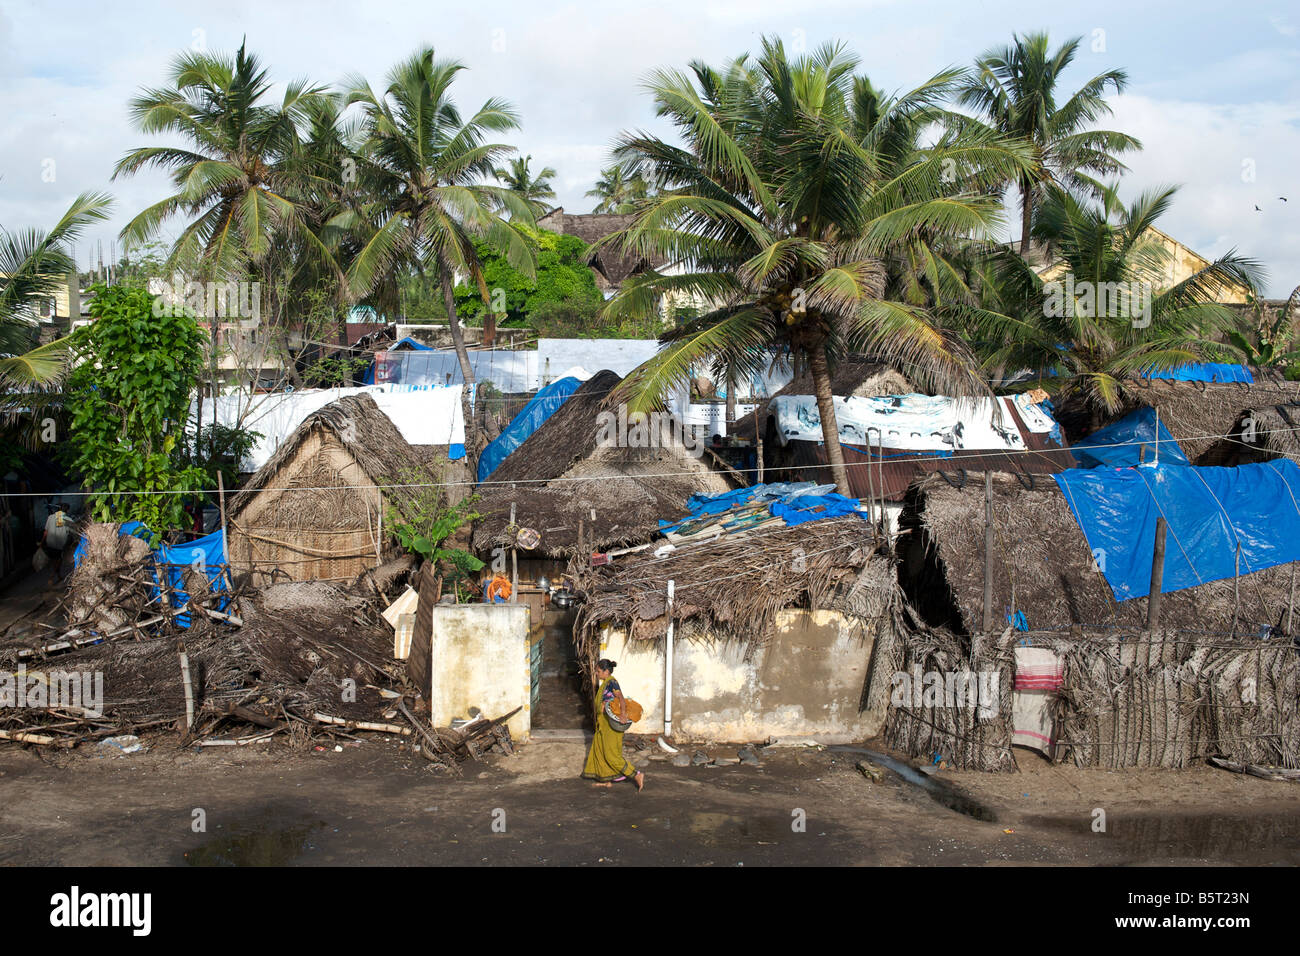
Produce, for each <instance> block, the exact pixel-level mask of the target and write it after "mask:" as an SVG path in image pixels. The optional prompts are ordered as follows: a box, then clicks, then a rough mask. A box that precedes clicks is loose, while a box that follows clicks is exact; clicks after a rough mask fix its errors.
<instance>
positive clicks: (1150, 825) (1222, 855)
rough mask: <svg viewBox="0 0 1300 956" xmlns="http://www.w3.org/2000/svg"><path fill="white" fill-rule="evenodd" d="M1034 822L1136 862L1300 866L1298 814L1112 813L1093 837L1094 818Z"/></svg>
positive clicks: (1036, 820) (1033, 820)
mask: <svg viewBox="0 0 1300 956" xmlns="http://www.w3.org/2000/svg"><path fill="white" fill-rule="evenodd" d="M1031 822H1033V823H1035V824H1038V825H1042V826H1046V827H1049V828H1051V829H1055V830H1068V831H1072V832H1076V833H1078V834H1080V835H1086V836H1087V837H1090V838H1092V837H1096V838H1100V839H1102V840H1106V841H1107V842H1108V843H1109V844H1110V848H1111V849H1112V850H1118V851H1120V852H1122V853H1125V854H1129V855H1131V856H1132V858H1133V859H1134V860H1135V861H1143V860H1170V859H1203V860H1209V861H1211V862H1213V861H1241V862H1252V863H1264V862H1282V861H1286V862H1291V863H1295V862H1300V815H1297V814H1257V815H1246V814H1241V815H1229V814H1219V813H1216V814H1160V815H1155V814H1143V815H1121V814H1112V815H1111V816H1110V818H1109V819H1108V821H1107V826H1106V830H1105V832H1101V833H1095V832H1093V830H1092V820H1091V818H1087V819H1084V820H1074V819H1070V820H1066V819H1064V818H1061V817H1033V818H1031Z"/></svg>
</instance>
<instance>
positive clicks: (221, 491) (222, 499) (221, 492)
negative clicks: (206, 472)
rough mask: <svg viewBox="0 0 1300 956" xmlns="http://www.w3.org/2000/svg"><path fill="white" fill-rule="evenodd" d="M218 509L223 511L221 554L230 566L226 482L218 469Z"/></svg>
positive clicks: (227, 565)
mask: <svg viewBox="0 0 1300 956" xmlns="http://www.w3.org/2000/svg"><path fill="white" fill-rule="evenodd" d="M217 509H218V510H219V511H220V512H221V556H222V558H224V559H225V561H226V567H230V539H229V537H228V536H227V535H226V483H225V481H224V480H223V479H222V477H221V469H219V468H218V469H217Z"/></svg>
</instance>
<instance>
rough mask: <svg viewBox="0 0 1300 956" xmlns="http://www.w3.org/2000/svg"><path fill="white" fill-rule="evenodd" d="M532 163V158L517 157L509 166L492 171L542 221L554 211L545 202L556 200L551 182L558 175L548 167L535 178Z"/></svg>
mask: <svg viewBox="0 0 1300 956" xmlns="http://www.w3.org/2000/svg"><path fill="white" fill-rule="evenodd" d="M532 161H533V157H532V156H516V157H515V158H514V159H512V160H510V165H509V166H502V167H497V168H496V169H494V170H493V171H492V175H494V176H495V177H496V178H497V179H499V180H501V182H503V183H505V185H506V188H507V189H509V190H510V191H511V192H513V193H517V194H518V195H519V196H520V197H522V198H523V200H524V202H526V203H528V206H529V208H530V209H532V211H533V216H534V217H535V218H539V219H540V218H541V217H542V216H544V215H546V213H548V212H550V211H551V209H552V207H551V206H550V205H548V204H547V203H546V202H544V200H547V199H554V198H555V190H554V189H552V188H551V180H552V179H553V178H554V177H555V175H556V173H555V170H554V169H552V168H551V167H550V166H547V167H545V168H544V169H543V170H542V171H541V172H540V173H538V174H537V175H536V176H534V175H533V174H532V171H531V170H529V168H528V165H529V163H531V162H532Z"/></svg>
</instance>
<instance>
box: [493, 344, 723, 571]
mask: <svg viewBox="0 0 1300 956" xmlns="http://www.w3.org/2000/svg"><path fill="white" fill-rule="evenodd" d="M620 381H621V378H620V377H619V376H618V375H617V374H616V373H614V372H610V371H608V370H606V371H602V372H599V373H598V374H596V375H594V376H592V377H591V378H590V379H589V380H587V381H586V382H584V383H583V385H582V386H581V387H580V388H579V389H578V390H577V391H576V392H574V393H573V395H572V396H571V397H570V398H569V400H568V401H566V402H565V403H564V404H563V405H562V406H560V408H559V409H558V410H557V411H556V412H555V413H554V414H553V415H552V416H551V417H550V418H548V419H547V420H546V422H545V423H544V424H543V425H542V426H541V427H540V428H539V429H537V431H535V432H534V433H533V434H532V435H530V436H529V437H528V440H527V441H525V442H524V443H523V444H522V445H520V446H519V448H517V449H516V450H515V451H514V452H513V453H511V455H510V456H509V457H508V458H507V459H506V460H505V461H504V462H502V463H501V465H500V466H499V467H498V468H497V469H496V470H495V471H494V472H493V473H492V475H491V477H490V479H489V480H488V481H487V482H486V483H485V484H484V485H482V486H480V494H481V495H482V499H481V501H480V502H479V503H478V504H477V505H476V506H475V510H476V511H478V512H479V513H480V514H481V515H482V516H483V517H482V518H481V519H480V520H479V521H478V522H477V523H476V525H475V528H474V536H473V547H474V550H475V551H477V552H479V553H482V552H485V551H490V550H491V549H492V548H495V547H500V546H510V545H513V544H514V543H515V533H514V529H513V528H511V525H510V516H511V509H512V507H513V509H514V514H515V527H516V528H517V527H527V528H531V529H533V530H535V531H537V532H538V533H539V534H540V535H541V542H540V543H539V544H538V546H537V547H536V548H534V549H532V550H531V551H530V552H528V556H529V557H533V558H538V557H546V558H561V557H564V558H567V557H569V556H571V555H572V554H574V553H575V552H576V551H577V549H578V546H579V541H578V536H579V531H580V530H581V532H582V539H583V547H584V548H588V549H590V550H605V549H608V548H616V547H621V546H626V545H630V544H638V543H641V542H643V541H648V540H649V539H650V538H652V537H654V535H656V534H657V533H658V527H659V525H658V523H659V520H660V519H664V520H676V519H678V518H682V517H685V515H686V514H687V509H686V499H687V498H689V497H690V496H691V495H693V494H718V493H720V492H724V491H730V490H731V489H732V488H733V487H735V486H734V485H733V484H732V483H731V482H730V481H729V480H728V479H727V478H725V477H724V476H723V475H722V474H720V473H718V472H716V471H714V470H713V469H711V468H710V467H709V466H708V465H707V464H705V462H704V460H703V459H702V458H701V457H697V455H696V454H692V450H691V449H690V448H688V447H686V446H685V445H683V444H682V443H681V442H680V441H677V440H675V439H674V438H673V436H672V435H671V434H670V433H669V432H668V431H667V430H664V429H661V430H658V431H656V432H655V441H654V443H653V447H638V448H632V447H617V446H615V447H608V446H607V445H606V444H605V443H603V442H602V434H603V427H604V423H605V422H606V421H608V419H602V414H608V415H611V416H617V414H618V410H617V408H607V407H606V400H607V398H608V396H609V393H610V392H611V391H612V390H613V389H614V387H615V386H617V385H618V383H619V382H620ZM702 449H703V446H702V445H700V446H697V447H696V449H695V450H696V451H701V450H702Z"/></svg>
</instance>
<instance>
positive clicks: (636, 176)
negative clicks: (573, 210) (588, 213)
mask: <svg viewBox="0 0 1300 956" xmlns="http://www.w3.org/2000/svg"><path fill="white" fill-rule="evenodd" d="M650 191H651V190H650V184H649V183H647V182H646V180H645V177H644V176H642V174H641V173H640V171H639V170H637V169H636V168H635V167H634V166H632V165H629V164H625V163H614V164H613V165H612V166H606V167H605V168H604V169H602V170H601V171H600V179H598V180H596V188H595V189H588V190H587V195H588V196H595V197H596V198H597V199H599V200H600V202H598V203H597V204H596V208H595V209H593V210H592V212H596V213H602V212H608V213H629V212H631V211H632V210H633V207H634V205H635V204H636V203H637V202H638V201H639V200H642V199H645V198H646V197H647V196H649V195H650Z"/></svg>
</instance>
